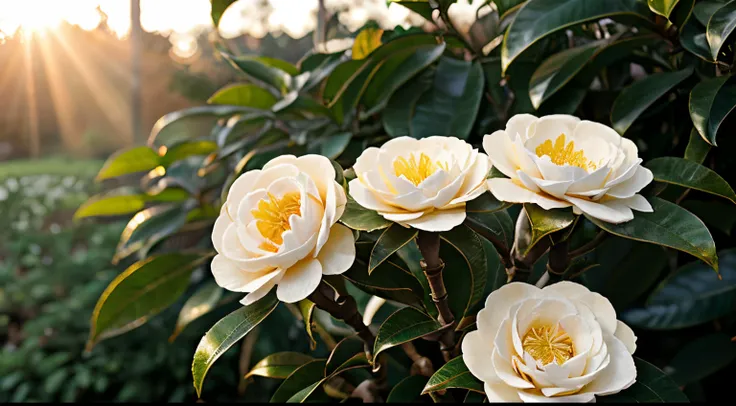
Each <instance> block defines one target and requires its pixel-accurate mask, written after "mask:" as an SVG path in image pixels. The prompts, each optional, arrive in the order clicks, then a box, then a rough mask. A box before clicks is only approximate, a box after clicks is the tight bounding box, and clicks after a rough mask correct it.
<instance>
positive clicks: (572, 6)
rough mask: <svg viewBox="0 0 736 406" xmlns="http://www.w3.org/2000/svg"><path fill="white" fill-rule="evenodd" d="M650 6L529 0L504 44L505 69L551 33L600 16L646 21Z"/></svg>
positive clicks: (631, 1)
mask: <svg viewBox="0 0 736 406" xmlns="http://www.w3.org/2000/svg"><path fill="white" fill-rule="evenodd" d="M648 14H649V10H647V8H646V6H643V4H642V2H640V1H638V0H619V1H596V2H593V3H591V2H590V1H588V0H529V1H527V2H526V3H524V5H523V6H521V8H520V9H519V10H518V11H517V12H516V17H515V18H514V20H513V22H512V23H511V25H510V26H509V28H508V30H507V31H506V35H505V36H504V39H503V44H502V48H501V58H502V62H501V63H502V68H503V73H505V72H506V69H507V68H508V67H509V65H511V62H513V61H514V60H515V59H516V58H517V57H518V56H519V55H521V53H522V52H524V51H525V50H526V49H527V48H529V47H530V46H532V45H533V44H535V43H536V42H537V41H539V40H540V39H542V38H544V37H546V36H547V35H549V34H552V33H554V32H557V31H559V30H562V29H564V28H567V27H570V26H572V25H575V24H581V23H584V22H588V21H594V20H599V19H601V18H606V17H609V18H614V19H616V18H621V17H624V18H625V17H633V18H635V19H638V20H641V21H642V22H646V18H647V15H648Z"/></svg>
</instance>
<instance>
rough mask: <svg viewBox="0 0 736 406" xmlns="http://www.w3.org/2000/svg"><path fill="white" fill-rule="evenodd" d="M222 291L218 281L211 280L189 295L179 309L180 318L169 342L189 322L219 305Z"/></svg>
mask: <svg viewBox="0 0 736 406" xmlns="http://www.w3.org/2000/svg"><path fill="white" fill-rule="evenodd" d="M222 292H223V290H222V288H220V286H218V285H217V283H215V282H214V281H210V282H208V283H206V284H205V285H204V286H202V287H201V288H199V289H198V290H197V291H196V292H195V293H194V294H193V295H192V296H191V297H189V299H187V301H186V302H184V306H182V308H181V311H179V318H178V319H177V320H176V327H175V328H174V333H173V334H171V337H169V342H172V341H174V339H176V337H177V336H178V335H179V333H181V332H182V330H184V328H185V327H186V326H187V325H188V324H189V323H191V322H193V321H194V320H196V319H198V318H200V317H202V316H203V315H205V314H207V313H209V312H210V311H212V309H214V308H215V307H217V304H218V302H219V301H220V298H222Z"/></svg>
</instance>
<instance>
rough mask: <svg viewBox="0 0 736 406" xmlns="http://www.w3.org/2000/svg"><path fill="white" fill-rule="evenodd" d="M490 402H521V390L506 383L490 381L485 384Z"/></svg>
mask: <svg viewBox="0 0 736 406" xmlns="http://www.w3.org/2000/svg"><path fill="white" fill-rule="evenodd" d="M483 389H484V390H485V392H486V396H487V397H488V403H506V402H508V403H521V398H520V397H519V391H518V390H516V389H515V388H512V387H511V386H508V385H506V384H505V383H488V382H486V383H485V384H484V385H483Z"/></svg>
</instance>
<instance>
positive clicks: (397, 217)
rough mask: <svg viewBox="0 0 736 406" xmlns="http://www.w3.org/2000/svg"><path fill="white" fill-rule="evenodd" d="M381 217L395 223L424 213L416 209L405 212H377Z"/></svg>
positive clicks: (415, 217)
mask: <svg viewBox="0 0 736 406" xmlns="http://www.w3.org/2000/svg"><path fill="white" fill-rule="evenodd" d="M378 214H380V215H381V216H383V218H385V219H386V220H388V221H393V222H396V223H401V222H404V221H408V220H414V219H418V218H419V217H422V215H424V212H423V211H417V212H406V213H383V212H380V211H379V212H378Z"/></svg>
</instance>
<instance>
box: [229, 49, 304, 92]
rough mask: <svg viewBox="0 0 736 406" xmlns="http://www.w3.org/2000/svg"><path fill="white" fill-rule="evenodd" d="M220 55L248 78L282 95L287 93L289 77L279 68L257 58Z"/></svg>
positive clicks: (290, 79)
mask: <svg viewBox="0 0 736 406" xmlns="http://www.w3.org/2000/svg"><path fill="white" fill-rule="evenodd" d="M221 55H222V56H223V57H224V58H225V60H227V61H228V62H229V63H230V64H231V65H233V66H234V67H236V68H238V69H240V70H241V71H242V72H243V73H245V74H246V75H247V76H248V77H249V78H251V79H255V80H257V81H258V82H261V83H264V84H266V85H268V86H271V87H272V88H273V89H275V90H276V91H278V92H279V93H280V94H282V95H285V94H286V93H288V91H289V89H290V88H291V86H292V77H291V75H289V74H288V73H286V72H284V71H283V70H281V69H279V68H275V67H273V66H269V65H268V64H267V63H264V62H263V61H262V60H260V59H259V58H257V57H253V56H234V55H230V54H227V53H225V52H221Z"/></svg>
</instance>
